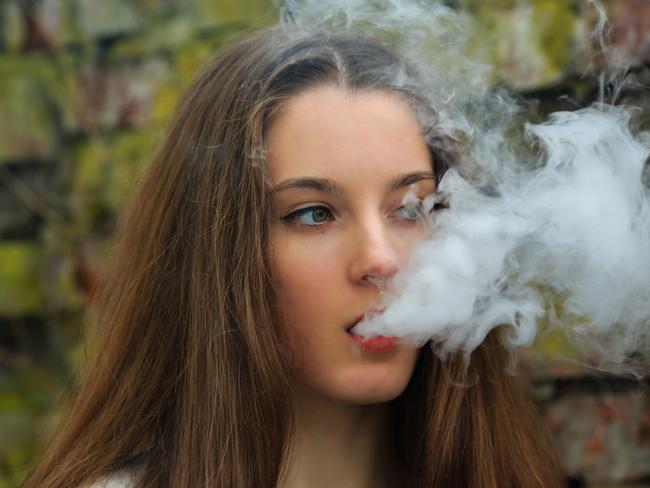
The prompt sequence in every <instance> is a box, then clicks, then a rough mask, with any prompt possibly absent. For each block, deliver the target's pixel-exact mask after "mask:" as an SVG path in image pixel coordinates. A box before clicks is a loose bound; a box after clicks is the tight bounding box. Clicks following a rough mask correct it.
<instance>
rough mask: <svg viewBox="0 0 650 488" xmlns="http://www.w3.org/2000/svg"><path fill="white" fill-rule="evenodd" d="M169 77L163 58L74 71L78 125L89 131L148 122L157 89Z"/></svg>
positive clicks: (143, 124)
mask: <svg viewBox="0 0 650 488" xmlns="http://www.w3.org/2000/svg"><path fill="white" fill-rule="evenodd" d="M169 76H170V67H169V64H168V63H167V62H166V61H165V60H164V59H163V58H162V57H149V58H146V59H144V60H143V61H141V62H131V63H122V64H110V65H105V66H101V67H96V66H95V67H92V66H88V67H85V68H83V69H82V70H80V71H79V72H78V73H77V74H76V80H75V81H76V87H77V89H76V90H75V95H74V107H75V111H76V116H77V118H78V120H79V121H80V125H81V126H82V127H83V129H84V130H85V131H87V132H90V133H95V132H97V131H98V130H99V131H103V130H109V129H115V128H119V127H134V128H141V127H147V126H149V125H151V123H152V110H153V103H154V101H155V98H156V96H157V92H158V89H159V87H160V85H162V84H164V83H165V82H166V80H167V79H168V78H169Z"/></svg>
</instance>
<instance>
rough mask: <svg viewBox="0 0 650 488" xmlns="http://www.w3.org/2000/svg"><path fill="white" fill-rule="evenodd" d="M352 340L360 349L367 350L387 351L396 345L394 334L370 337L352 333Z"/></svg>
mask: <svg viewBox="0 0 650 488" xmlns="http://www.w3.org/2000/svg"><path fill="white" fill-rule="evenodd" d="M351 336H352V340H353V341H354V343H355V344H356V345H357V346H359V348H360V349H362V350H363V351H367V352H387V351H390V350H391V349H393V348H394V347H395V346H396V345H397V337H395V336H379V337H373V338H372V339H366V338H364V337H361V336H358V335H354V334H352V335H351Z"/></svg>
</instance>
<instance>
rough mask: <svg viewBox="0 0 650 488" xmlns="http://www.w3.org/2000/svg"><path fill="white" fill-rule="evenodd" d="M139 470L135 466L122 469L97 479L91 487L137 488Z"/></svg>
mask: <svg viewBox="0 0 650 488" xmlns="http://www.w3.org/2000/svg"><path fill="white" fill-rule="evenodd" d="M139 471H140V470H139V469H138V468H134V467H131V468H123V469H120V470H119V471H116V472H114V473H112V474H110V475H108V476H105V477H103V478H101V479H100V480H98V481H96V482H95V483H94V484H92V485H91V486H90V488H135V484H136V481H137V479H138V473H139Z"/></svg>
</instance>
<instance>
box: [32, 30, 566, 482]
mask: <svg viewBox="0 0 650 488" xmlns="http://www.w3.org/2000/svg"><path fill="white" fill-rule="evenodd" d="M325 83H329V84H336V85H338V86H343V87H345V88H346V89H351V90H372V89H382V90H392V91H395V92H398V93H400V94H401V95H402V96H403V98H404V100H405V101H406V102H407V103H409V104H410V105H411V106H412V107H413V109H414V113H416V115H418V117H419V119H420V120H421V122H422V130H423V133H424V134H425V136H426V137H427V140H428V141H429V144H430V147H431V151H432V154H433V161H434V162H435V166H436V168H435V170H436V172H437V174H438V175H441V174H442V172H443V171H444V166H445V164H448V163H449V154H451V152H450V151H448V150H447V146H446V143H445V141H444V138H443V137H441V136H440V135H439V134H437V133H436V127H435V113H434V112H433V111H431V110H429V109H427V107H428V102H427V100H426V98H425V97H423V96H422V95H421V94H419V93H421V92H420V91H419V90H418V86H417V85H418V82H417V77H416V76H415V75H414V73H412V72H411V70H410V69H409V68H408V67H407V66H405V65H404V64H403V63H402V62H401V61H400V60H399V59H398V58H397V57H395V56H394V55H393V54H391V52H390V51H389V50H387V49H386V48H385V47H383V46H382V45H381V44H379V43H377V42H376V41H371V40H368V39H365V38H361V37H355V36H351V35H347V34H331V33H324V32H316V33H306V32H301V31H299V30H296V29H289V28H286V27H282V28H274V29H270V30H267V31H264V32H261V33H257V34H255V35H252V36H249V37H247V38H245V39H242V40H239V41H237V42H235V43H233V44H231V45H229V46H228V47H226V48H225V49H223V50H222V51H221V52H220V53H219V54H218V55H217V57H216V58H215V59H214V60H213V62H212V63H211V64H210V65H209V66H208V67H207V69H206V70H205V71H204V72H203V73H202V74H201V75H200V76H199V77H198V78H197V79H196V80H195V81H194V83H193V84H192V86H191V87H190V88H189V90H188V92H187V93H186V95H185V97H184V98H183V100H182V102H181V103H180V105H179V107H178V109H177V112H176V115H175V117H174V118H173V120H172V122H171V124H170V126H169V128H168V131H167V133H166V135H165V138H164V141H163V143H162V144H161V146H160V148H159V150H158V151H157V153H156V155H155V157H154V160H153V162H152V164H151V165H150V167H149V168H148V171H147V172H146V174H145V175H144V176H143V178H142V181H141V182H140V185H139V187H138V189H137V191H136V193H135V196H134V197H133V198H132V200H131V201H130V204H129V205H128V206H127V208H126V209H125V211H124V213H123V215H122V217H121V219H120V221H119V226H118V232H117V236H116V239H115V245H114V250H113V254H112V259H111V260H110V267H109V269H108V271H107V273H106V276H105V278H104V280H103V281H102V286H101V287H100V289H99V290H98V293H97V295H96V301H95V303H94V304H93V307H92V310H91V312H90V320H89V324H91V325H92V326H93V327H92V328H91V330H93V331H95V333H97V334H98V337H97V339H96V342H95V343H96V344H97V346H96V347H95V348H94V351H93V352H92V357H93V358H92V360H91V362H90V365H89V367H88V368H87V370H86V371H85V374H84V375H83V378H82V379H80V381H79V383H78V386H77V387H76V388H75V391H74V395H73V400H72V402H71V404H70V406H69V414H68V415H67V417H66V419H65V421H64V422H63V423H62V425H61V427H60V430H59V432H58V434H57V435H56V436H55V438H54V440H53V442H52V444H51V445H50V446H49V448H48V449H47V450H46V452H45V453H44V455H43V457H42V458H41V459H40V462H39V463H38V464H37V465H36V466H35V468H34V470H33V471H32V473H31V475H30V476H29V477H28V480H27V482H26V485H25V486H26V487H28V488H36V487H38V488H54V487H76V486H86V485H89V484H91V483H92V482H93V481H95V480H97V479H98V478H100V477H102V476H104V475H107V474H110V473H112V472H114V471H115V470H118V469H120V468H123V467H124V466H128V465H131V464H134V463H135V464H137V465H138V466H141V467H142V469H141V471H140V473H139V477H138V486H142V487H144V486H147V487H149V486H151V487H154V486H159V487H179V488H180V487H184V488H189V487H199V486H206V487H207V486H214V487H242V488H243V487H271V486H276V485H277V483H278V480H279V479H280V477H281V474H282V466H283V461H284V459H286V455H287V451H288V448H289V446H290V443H291V438H292V425H293V417H292V411H291V405H290V403H289V401H288V399H289V398H290V390H291V369H290V367H289V363H288V359H287V357H286V354H285V353H284V344H283V342H282V339H281V334H279V333H278V330H277V322H278V321H277V319H276V315H275V313H274V290H273V287H272V282H273V281H272V276H271V274H270V271H269V270H270V267H269V263H268V253H267V240H268V237H267V236H268V225H269V221H270V216H269V209H270V207H271V205H270V195H269V191H268V175H267V173H266V169H265V166H264V151H263V147H264V129H265V126H266V125H267V124H268V121H269V118H270V116H271V115H272V112H273V111H274V109H276V108H277V107H278V106H279V105H280V104H281V103H282V102H283V100H286V99H287V98H288V97H290V96H293V95H295V94H296V93H298V92H299V91H301V90H305V89H307V88H309V87H313V86H315V85H318V84H325ZM426 121H429V122H431V121H433V123H429V124H428V125H427V123H426ZM505 360H506V352H505V351H504V350H503V349H502V347H501V346H500V345H499V342H498V340H497V337H496V336H495V335H494V334H493V335H492V336H490V337H488V339H487V340H486V342H485V343H484V344H483V345H482V346H481V347H480V348H479V349H478V350H477V351H476V352H475V353H474V355H473V358H472V362H471V365H470V368H471V369H472V370H474V371H476V372H478V380H477V382H476V383H475V384H472V385H464V386H462V385H459V383H462V382H463V379H464V378H465V376H464V373H465V371H464V364H463V362H462V359H449V360H447V361H446V362H445V363H442V362H440V360H438V359H437V358H436V357H435V356H434V355H433V353H432V352H431V350H430V349H429V348H425V350H424V351H423V353H422V354H421V357H420V359H419V362H418V365H417V366H416V371H415V373H414V375H413V378H412V380H411V382H410V384H409V385H408V387H407V389H406V391H405V392H404V394H403V395H402V396H401V397H400V398H398V399H397V400H396V401H395V402H394V403H393V406H394V422H393V424H394V429H395V434H396V435H395V439H396V449H397V454H398V456H399V458H401V460H402V462H403V464H404V465H405V466H406V467H407V468H408V475H407V476H406V479H405V480H404V485H405V486H414V487H425V486H426V487H432V486H440V487H452V486H453V487H456V488H457V487H477V486H480V487H497V486H498V487H515V486H516V487H522V486H524V487H550V486H559V481H558V477H557V467H556V464H555V460H554V458H553V456H552V454H551V451H550V449H549V448H548V446H547V444H546V443H545V441H543V439H545V436H544V434H543V432H542V430H541V428H540V427H539V425H538V424H537V423H535V417H534V415H533V413H532V410H531V407H530V404H529V402H528V400H527V399H526V397H525V395H524V393H523V389H522V386H521V384H520V380H518V379H517V378H515V377H511V376H509V375H508V374H507V373H506V364H505Z"/></svg>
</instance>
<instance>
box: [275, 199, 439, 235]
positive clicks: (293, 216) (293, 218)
mask: <svg viewBox="0 0 650 488" xmlns="http://www.w3.org/2000/svg"><path fill="white" fill-rule="evenodd" d="M416 205H417V211H418V212H420V211H421V210H422V200H418V201H417V204H416ZM411 206H413V204H407V205H402V206H401V207H399V208H397V209H395V211H394V212H398V211H400V210H406V209H408V208H409V207H411ZM316 210H325V211H326V212H327V213H328V218H327V220H326V221H325V222H322V223H315V224H302V223H297V220H298V219H299V218H300V217H302V216H303V215H306V214H308V213H310V212H314V211H316ZM433 210H437V208H436V207H434V208H433ZM281 220H282V221H284V222H287V223H289V224H293V225H298V226H299V227H311V228H317V227H322V226H323V225H325V224H326V223H327V222H331V221H332V220H333V215H332V211H331V210H330V209H329V208H328V207H326V206H324V205H314V206H311V207H305V208H301V209H298V210H295V211H293V212H291V213H289V214H287V215H285V216H284V217H281ZM404 220H405V221H407V222H415V221H416V220H417V218H410V219H409V218H405V219H404Z"/></svg>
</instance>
